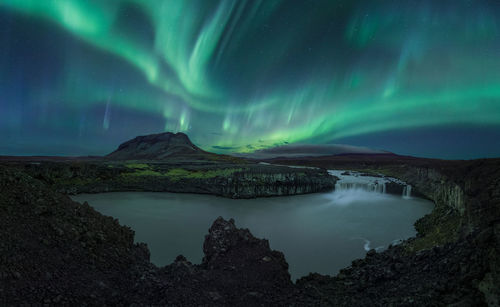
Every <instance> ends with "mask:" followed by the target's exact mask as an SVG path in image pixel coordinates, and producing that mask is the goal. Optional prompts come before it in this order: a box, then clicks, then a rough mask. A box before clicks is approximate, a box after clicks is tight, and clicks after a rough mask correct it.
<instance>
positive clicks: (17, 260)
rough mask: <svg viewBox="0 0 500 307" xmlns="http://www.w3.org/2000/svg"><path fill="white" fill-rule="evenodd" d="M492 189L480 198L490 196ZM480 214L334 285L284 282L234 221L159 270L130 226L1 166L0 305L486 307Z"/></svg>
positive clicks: (494, 235) (494, 230) (495, 223)
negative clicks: (195, 257) (453, 234)
mask: <svg viewBox="0 0 500 307" xmlns="http://www.w3.org/2000/svg"><path fill="white" fill-rule="evenodd" d="M498 180H499V179H498V178H491V182H490V183H491V184H492V185H493V187H494V189H493V190H491V189H490V190H488V191H483V192H482V193H487V194H488V193H489V195H491V197H494V195H493V194H492V193H496V192H495V191H496V190H495V189H496V188H497V184H498ZM470 206H473V207H474V206H478V204H470ZM497 206H498V204H497ZM465 208H466V209H465V210H468V209H467V207H465ZM497 209H498V207H497ZM485 212H486V211H485ZM487 212H488V214H489V215H494V214H497V216H496V217H495V216H493V217H489V218H488V220H487V222H486V223H484V224H481V223H479V224H477V225H476V227H475V228H474V229H470V230H469V231H460V233H461V235H460V236H458V237H457V238H456V239H454V240H449V241H448V242H446V243H440V244H437V243H433V244H434V245H433V247H430V248H426V247H425V248H424V247H422V246H421V245H419V244H420V243H419V242H422V241H423V242H427V241H426V240H428V239H427V238H426V237H427V236H430V234H428V233H425V232H424V233H422V232H421V233H420V234H419V236H418V237H417V238H414V239H412V240H409V241H407V242H404V243H403V244H401V245H398V246H393V247H390V248H389V249H388V250H387V251H385V252H382V253H375V252H374V251H370V252H369V253H368V254H367V257H366V258H365V259H360V260H356V261H354V262H353V264H352V266H351V267H349V268H346V269H344V270H342V271H341V272H340V274H338V275H337V276H335V277H331V276H323V275H319V274H311V275H309V276H306V277H303V278H301V279H299V280H298V281H297V282H296V283H295V284H294V283H292V281H291V280H290V275H289V274H288V270H287V268H288V265H287V263H286V260H285V257H284V255H283V254H282V253H280V252H277V251H272V250H270V248H269V244H268V242H267V240H261V239H257V238H255V237H253V236H252V235H251V233H250V232H249V231H248V230H246V229H238V228H236V226H235V224H234V221H232V220H230V221H225V220H223V219H221V218H219V219H217V220H216V221H215V222H214V224H213V225H212V227H211V228H210V230H209V234H208V235H207V236H206V238H205V243H204V245H203V250H204V253H205V257H204V259H203V261H202V263H201V264H199V265H195V264H192V263H190V262H189V261H188V260H187V259H185V258H184V257H182V256H179V257H178V258H177V259H176V261H175V262H174V263H173V264H171V265H168V266H165V267H162V268H158V267H156V266H154V265H153V264H151V263H150V261H149V252H148V249H147V247H146V246H145V245H144V244H135V243H134V240H133V237H134V232H133V231H132V230H131V229H130V228H128V227H124V226H120V225H119V223H118V221H117V220H115V219H113V218H111V217H105V216H102V215H101V214H99V213H98V212H96V211H94V210H93V209H92V208H91V207H90V206H89V205H88V204H79V203H76V202H73V201H72V200H71V199H69V198H68V197H67V196H65V195H62V194H59V193H57V192H55V191H54V190H53V189H52V188H50V187H49V186H48V185H47V184H45V183H44V182H41V181H39V180H36V179H34V178H32V177H30V176H28V175H26V174H25V173H23V172H20V171H18V170H16V169H10V168H0V305H19V304H34V305H40V304H49V305H50V304H67V305H82V304H83V305H85V304H86V305H133V304H135V305H167V306H169V305H170V306H179V305H188V306H189V305H221V306H224V305H225V306H234V305H269V306H270V305H273V306H280V305H287V306H305V305H318V306H325V305H331V306H339V305H351V306H353V305H365V306H382V305H383V306H386V305H394V306H396V305H397V306H401V305H402V306H404V305H408V306H411V305H414V306H420V305H434V306H440V305H450V304H451V305H454V306H472V305H478V306H480V305H486V304H489V305H491V306H496V305H498V303H499V285H500V283H499V272H500V264H499V259H500V257H499V255H500V223H499V220H498V210H497V211H496V213H495V212H494V211H492V210H489V211H487ZM467 214H468V213H467ZM473 214H479V213H478V212H477V211H474V213H473ZM449 215H450V217H452V218H453V217H454V215H453V214H452V213H449ZM441 218H442V217H441ZM424 220H425V219H424ZM473 220H475V219H473ZM432 222H433V221H432V220H431V221H427V223H432ZM437 224H439V225H442V221H441V222H439V223H437ZM453 225H455V227H462V226H460V225H462V224H453ZM456 225H459V226H456ZM464 225H468V224H464ZM429 227H431V226H429ZM165 235H169V234H165ZM426 244H428V242H427V243H426ZM419 246H420V247H419ZM417 247H419V248H417Z"/></svg>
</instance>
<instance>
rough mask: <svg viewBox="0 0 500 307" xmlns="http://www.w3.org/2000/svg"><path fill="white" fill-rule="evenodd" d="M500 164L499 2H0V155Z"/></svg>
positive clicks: (24, 0)
mask: <svg viewBox="0 0 500 307" xmlns="http://www.w3.org/2000/svg"><path fill="white" fill-rule="evenodd" d="M162 131H172V132H177V131H182V132H185V133H187V134H188V135H189V137H190V138H191V139H192V141H193V142H194V143H195V144H197V145H199V146H200V147H202V148H204V149H206V150H209V151H214V152H222V153H229V152H240V153H241V152H251V151H254V150H257V149H263V148H268V147H273V146H279V145H284V144H334V143H335V144H350V145H357V146H368V147H372V148H376V149H385V150H389V151H393V152H396V153H400V154H410V155H415V156H425V157H440V158H453V159H457V158H467V159H468V158H479V157H498V156H500V1H473V0H467V1H465V0H450V1H446V0H439V1H437V0H430V1H425V0H418V1H417V0H415V1H407V0H393V1H376V0H366V1H353V0H348V1H347V0H346V1H342V0H325V1H320V0H314V1H306V0H303V1H291V0H285V1H274V0H261V1H259V0H254V1H244V0H241V1H209V0H199V1H190V0H171V1H169V0H158V1H154V0H150V1H147V0H128V1H127V0H123V1H118V0H94V1H92V0H1V1H0V154H3V155H88V154H89V155H96V154H106V153H108V152H110V151H112V150H113V149H114V148H116V147H117V146H118V144H119V143H121V142H123V141H125V140H127V139H130V138H132V137H135V136H136V135H142V134H149V133H158V132H162Z"/></svg>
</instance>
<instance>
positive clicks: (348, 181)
mask: <svg viewBox="0 0 500 307" xmlns="http://www.w3.org/2000/svg"><path fill="white" fill-rule="evenodd" d="M328 173H329V174H330V175H333V176H336V177H337V178H339V180H338V181H337V183H336V184H335V190H336V191H343V192H347V191H352V190H361V191H366V192H376V193H381V194H386V193H387V189H388V188H389V193H400V192H399V191H401V190H399V189H397V188H395V187H394V184H396V185H397V186H399V187H400V188H402V189H403V191H402V196H403V198H411V190H412V187H411V185H409V184H407V183H406V182H404V181H401V180H399V179H396V178H392V177H387V176H384V175H381V174H378V175H372V174H366V173H361V172H357V171H346V170H328ZM386 184H389V187H388V186H387V185H386ZM391 185H392V186H391ZM396 191H397V192H396Z"/></svg>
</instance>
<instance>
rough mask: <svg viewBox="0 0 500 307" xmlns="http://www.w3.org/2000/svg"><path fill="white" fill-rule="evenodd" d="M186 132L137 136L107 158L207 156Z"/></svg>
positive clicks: (140, 158) (150, 158)
mask: <svg viewBox="0 0 500 307" xmlns="http://www.w3.org/2000/svg"><path fill="white" fill-rule="evenodd" d="M205 155H210V153H208V152H205V151H203V150H202V149H200V148H199V147H197V146H196V145H194V144H193V143H191V140H190V139H189V137H188V136H187V135H185V134H184V133H181V132H178V133H171V132H165V133H158V134H150V135H143V136H138V137H135V138H134V139H132V140H130V141H127V142H125V143H123V144H121V145H120V146H119V147H118V149H117V150H115V151H113V152H112V153H110V154H109V155H107V156H106V158H109V159H114V160H164V159H168V158H173V157H179V156H183V157H185V156H205Z"/></svg>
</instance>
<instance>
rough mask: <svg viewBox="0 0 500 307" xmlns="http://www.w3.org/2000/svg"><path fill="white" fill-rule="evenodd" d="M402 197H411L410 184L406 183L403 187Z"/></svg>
mask: <svg viewBox="0 0 500 307" xmlns="http://www.w3.org/2000/svg"><path fill="white" fill-rule="evenodd" d="M403 197H404V198H410V197H411V185H406V186H405V187H404V188H403Z"/></svg>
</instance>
